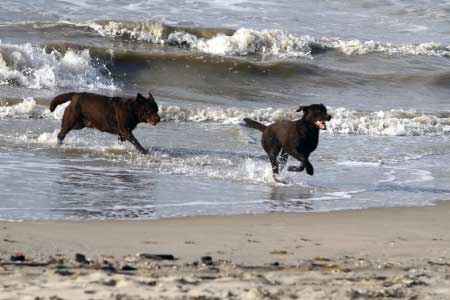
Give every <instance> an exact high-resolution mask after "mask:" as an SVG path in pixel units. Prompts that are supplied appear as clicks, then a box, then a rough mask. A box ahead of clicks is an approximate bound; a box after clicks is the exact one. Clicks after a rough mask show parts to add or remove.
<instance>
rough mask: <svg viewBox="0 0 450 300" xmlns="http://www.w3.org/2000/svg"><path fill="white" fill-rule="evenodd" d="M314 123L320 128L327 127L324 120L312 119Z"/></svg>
mask: <svg viewBox="0 0 450 300" xmlns="http://www.w3.org/2000/svg"><path fill="white" fill-rule="evenodd" d="M314 124H316V126H317V127H319V128H320V129H327V126H326V125H325V121H322V120H317V121H314Z"/></svg>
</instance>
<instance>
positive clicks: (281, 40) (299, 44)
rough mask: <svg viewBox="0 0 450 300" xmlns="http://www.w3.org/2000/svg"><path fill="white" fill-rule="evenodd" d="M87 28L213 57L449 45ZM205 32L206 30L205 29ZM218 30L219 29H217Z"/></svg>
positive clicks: (446, 48) (275, 33) (437, 49)
mask: <svg viewBox="0 0 450 300" xmlns="http://www.w3.org/2000/svg"><path fill="white" fill-rule="evenodd" d="M78 25H79V26H88V27H90V28H92V29H94V30H95V31H97V32H98V33H99V34H101V35H102V36H109V37H116V38H126V39H134V40H138V41H144V42H149V43H156V44H168V45H172V46H178V47H183V48H190V49H195V50H199V51H202V52H206V53H210V54H215V55H237V56H242V55H252V54H262V55H273V56H276V57H280V58H286V57H310V58H312V54H313V53H315V52H321V51H326V50H336V51H339V52H341V53H343V54H345V55H366V54H371V53H381V54H384V55H425V56H442V57H448V56H450V45H446V44H442V43H435V42H423V43H416V44H413V43H405V44H396V43H390V42H379V41H374V40H359V39H353V40H344V39H341V38H339V37H327V36H324V37H320V38H315V37H311V36H309V35H295V34H291V33H289V32H286V31H283V30H275V29H263V30H255V29H250V28H239V29H237V30H236V31H234V32H233V33H220V32H219V33H217V34H215V35H214V36H213V37H209V35H207V36H208V37H205V36H202V35H198V34H195V33H191V32H186V31H184V30H183V29H182V28H180V29H177V28H176V27H175V28H171V30H170V32H168V31H169V30H168V26H166V25H164V24H162V23H159V22H153V21H148V22H120V21H107V22H90V23H83V24H78ZM205 30H206V29H205ZM216 31H219V30H216Z"/></svg>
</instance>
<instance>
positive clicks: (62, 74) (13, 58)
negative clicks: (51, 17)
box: [0, 43, 116, 89]
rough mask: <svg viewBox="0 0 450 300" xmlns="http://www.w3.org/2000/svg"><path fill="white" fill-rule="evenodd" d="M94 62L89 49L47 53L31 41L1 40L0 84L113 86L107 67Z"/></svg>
mask: <svg viewBox="0 0 450 300" xmlns="http://www.w3.org/2000/svg"><path fill="white" fill-rule="evenodd" d="M96 63H97V62H96V61H95V60H94V59H92V57H91V56H90V54H89V50H82V51H74V50H68V51H67V52H65V53H61V52H58V51H56V50H53V51H51V52H49V53H47V52H46V50H45V49H44V48H40V47H35V46H32V45H31V44H23V45H13V44H2V43H0V84H3V85H18V86H21V87H27V88H32V89H53V88H73V89H80V88H81V89H116V87H115V85H114V81H113V80H112V78H111V76H110V75H109V73H108V71H107V70H106V68H105V67H104V66H102V65H100V64H99V65H98V66H95V64H96ZM101 68H103V69H104V72H103V73H102V72H101V71H100V69H101Z"/></svg>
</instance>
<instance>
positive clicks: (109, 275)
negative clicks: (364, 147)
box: [0, 202, 450, 299]
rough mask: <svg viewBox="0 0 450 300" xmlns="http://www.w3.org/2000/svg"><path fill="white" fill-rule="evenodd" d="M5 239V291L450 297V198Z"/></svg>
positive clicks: (12, 227) (46, 224) (22, 229)
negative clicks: (431, 203)
mask: <svg viewBox="0 0 450 300" xmlns="http://www.w3.org/2000/svg"><path fill="white" fill-rule="evenodd" d="M0 241H1V245H2V246H1V248H0V255H1V258H2V261H1V264H0V299H59V298H62V299H289V298H291V299H383V298H400V299H449V298H450V275H449V274H450V252H449V251H450V202H442V203H438V204H436V205H435V206H427V207H398V208H379V209H378V208H377V209H367V210H355V211H338V212H324V213H307V214H270V215H239V216H212V217H193V218H176V219H162V220H149V221H89V222H82V221H79V222H67V221H35V222H34V221H33V222H32V221H25V222H0ZM77 253H79V254H82V255H81V256H80V255H78V258H77V259H76V254H77ZM21 254H23V256H24V257H21V256H20V255H21ZM155 254H157V255H158V254H165V255H167V256H163V257H158V256H154V255H155ZM11 256H16V257H11ZM172 256H173V257H172ZM202 257H203V259H202ZM161 258H163V259H161ZM24 259H25V260H24ZM27 297H28V298H27ZM35 297H41V298H35ZM51 297H59V298H51Z"/></svg>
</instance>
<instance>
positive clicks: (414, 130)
mask: <svg viewBox="0 0 450 300" xmlns="http://www.w3.org/2000/svg"><path fill="white" fill-rule="evenodd" d="M66 105H68V103H67V104H64V105H60V106H58V107H57V109H56V110H55V111H54V112H50V111H49V110H48V108H47V107H45V106H43V105H39V104H37V103H36V101H35V100H34V99H32V98H26V99H24V100H23V101H22V102H19V103H16V104H13V105H2V106H0V117H1V118H49V119H58V120H59V119H61V118H62V115H63V112H64V109H65V107H66ZM329 111H330V113H331V114H332V116H333V118H332V120H331V121H330V122H328V129H327V132H328V133H330V134H354V135H382V136H424V135H450V112H440V113H421V112H417V111H415V110H403V109H396V110H389V111H377V112H367V111H356V110H349V109H346V108H334V109H330V110H329ZM160 115H161V118H162V121H165V122H196V123H201V122H213V123H220V124H236V125H239V124H242V119H243V118H245V117H247V118H252V119H255V120H257V121H259V122H263V123H271V122H275V121H278V120H295V119H298V118H300V117H301V114H300V113H296V112H294V109H293V110H292V111H287V110H283V109H273V108H265V109H257V110H244V109H240V108H233V107H231V108H223V107H205V108H195V107H194V108H183V107H179V106H165V105H161V106H160Z"/></svg>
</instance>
